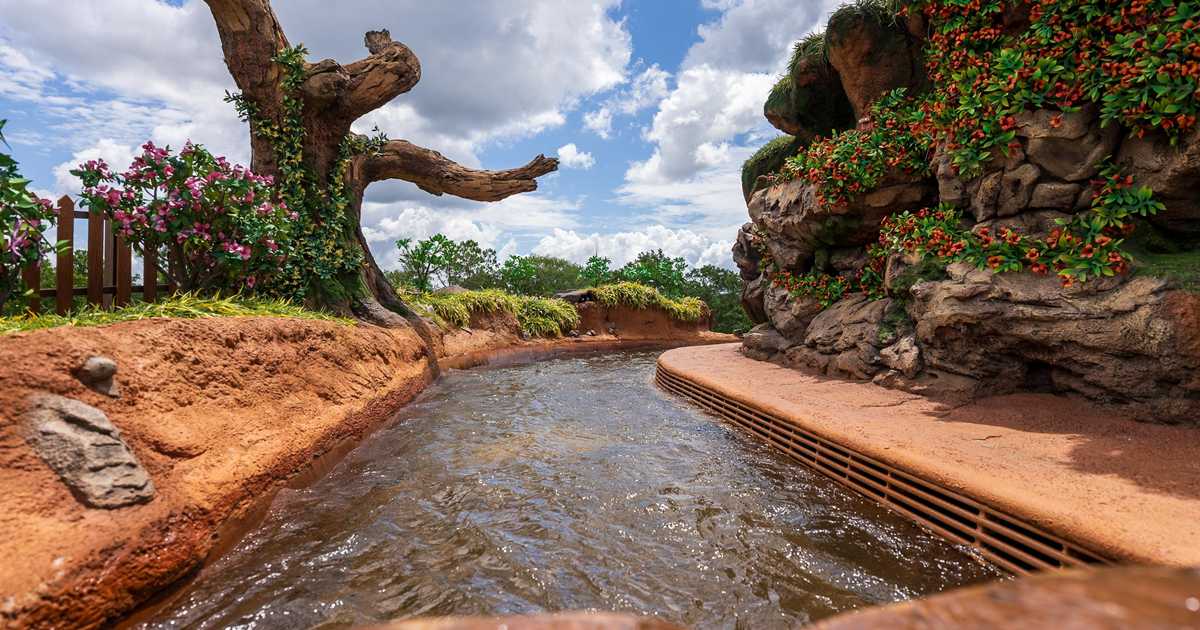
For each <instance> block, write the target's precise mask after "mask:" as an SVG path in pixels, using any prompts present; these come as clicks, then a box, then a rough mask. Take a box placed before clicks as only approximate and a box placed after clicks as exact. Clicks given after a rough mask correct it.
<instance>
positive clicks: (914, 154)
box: [778, 89, 934, 205]
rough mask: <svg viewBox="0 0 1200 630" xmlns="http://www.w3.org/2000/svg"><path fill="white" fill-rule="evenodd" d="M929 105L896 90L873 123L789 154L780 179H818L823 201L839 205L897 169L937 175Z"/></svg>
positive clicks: (881, 102) (878, 105) (877, 111)
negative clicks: (933, 167)
mask: <svg viewBox="0 0 1200 630" xmlns="http://www.w3.org/2000/svg"><path fill="white" fill-rule="evenodd" d="M925 110H926V107H925V103H924V101H915V100H913V99H911V98H908V96H907V93H906V91H905V90H904V89H898V90H895V91H893V92H891V93H889V94H887V95H886V96H884V97H883V98H882V99H880V100H879V102H877V103H876V104H875V105H873V106H872V108H871V113H870V114H869V117H870V124H868V125H866V126H865V127H863V128H859V129H849V130H846V131H842V132H839V133H837V134H835V135H834V136H832V137H830V138H828V139H824V140H819V141H817V142H813V143H812V144H810V145H808V147H806V148H805V149H804V150H803V151H801V152H800V153H799V154H798V155H796V156H794V157H791V158H788V160H787V161H786V163H785V165H784V167H783V169H782V171H781V172H780V174H779V178H778V179H783V180H788V179H794V178H801V179H804V180H805V181H807V182H810V183H812V184H816V185H817V195H818V202H819V203H822V204H829V205H839V204H844V203H847V202H848V201H849V200H850V199H851V198H853V197H855V196H857V195H860V194H863V193H866V192H870V191H871V190H874V189H875V188H876V187H878V186H879V185H880V183H881V182H883V181H884V179H885V178H886V177H887V176H888V175H889V174H891V173H894V172H901V173H905V174H910V175H912V174H917V175H922V176H928V175H931V170H930V166H929V154H930V152H931V150H932V148H933V140H934V139H933V136H932V134H931V133H930V129H929V126H928V123H927V122H926V120H925V113H926V111H925Z"/></svg>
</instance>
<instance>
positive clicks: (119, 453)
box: [25, 394, 154, 509]
mask: <svg viewBox="0 0 1200 630" xmlns="http://www.w3.org/2000/svg"><path fill="white" fill-rule="evenodd" d="M29 408H30V410H29V412H28V413H27V414H26V418H25V423H26V427H25V431H26V439H27V440H28V441H29V443H30V445H31V446H33V448H34V450H35V451H37V454H38V455H39V456H40V457H41V458H42V460H43V461H45V462H46V464H47V465H49V466H50V468H52V469H53V470H54V472H55V473H57V474H58V476H59V478H61V479H62V481H63V483H65V484H67V486H68V487H69V488H70V489H71V491H72V493H73V494H74V495H75V497H76V498H78V499H79V500H80V501H82V502H83V503H84V504H86V505H88V506H90V507H97V508H109V509H112V508H120V507H125V506H127V505H133V504H135V503H141V502H144V501H149V500H150V499H152V498H153V497H154V483H153V482H152V481H151V480H150V476H149V475H148V474H147V473H146V469H145V468H143V467H142V465H141V463H139V462H138V460H137V458H136V457H134V455H133V452H132V451H131V450H129V445H128V444H126V443H125V441H124V440H123V439H121V432H120V431H118V430H117V427H115V426H113V424H112V422H110V421H109V419H108V416H106V415H104V412H103V411H100V410H99V409H97V408H95V407H92V406H90V405H86V404H84V403H82V402H79V401H78V400H74V399H71V398H65V397H63V396H56V395H54V394H37V395H35V396H33V397H31V398H30V400H29Z"/></svg>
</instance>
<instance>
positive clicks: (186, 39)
mask: <svg viewBox="0 0 1200 630" xmlns="http://www.w3.org/2000/svg"><path fill="white" fill-rule="evenodd" d="M618 3H619V0H597V1H596V2H590V3H582V2H570V3H563V2H560V1H559V0H529V1H527V2H523V3H521V4H520V5H517V4H516V3H512V2H507V1H505V0H494V1H492V2H479V3H473V4H472V7H471V10H469V11H464V10H463V9H462V6H461V5H459V4H457V3H429V2H425V1H423V0H422V1H418V0H353V1H350V0H347V1H345V2H340V3H337V6H336V7H333V6H332V5H331V4H330V3H328V2H326V1H324V0H288V1H287V2H275V3H274V7H275V10H276V11H277V13H278V15H279V18H280V21H281V23H282V25H283V27H284V30H285V32H287V34H288V38H289V40H290V41H291V42H293V43H301V42H303V43H304V44H305V45H307V46H308V48H309V50H310V51H311V54H310V60H314V61H315V60H317V59H321V58H325V57H331V58H334V59H337V60H339V61H342V62H350V61H354V60H356V59H359V58H362V57H364V56H365V55H366V54H367V51H366V50H365V49H364V47H363V45H362V37H363V33H364V32H366V31H367V30H374V29H378V28H390V30H391V32H392V35H393V37H394V38H395V39H396V40H397V41H401V42H404V43H405V44H407V45H408V46H410V47H411V48H412V49H413V50H414V51H415V52H416V54H417V55H418V56H419V57H420V59H421V63H422V68H423V75H422V80H421V82H420V83H419V84H418V85H417V86H416V87H415V88H414V89H413V90H412V91H411V92H409V93H408V94H404V95H401V96H400V97H398V98H397V99H396V100H395V101H393V102H392V103H390V104H388V105H387V106H385V107H383V108H381V109H380V110H377V111H376V112H373V113H372V114H371V115H369V116H367V117H364V118H363V119H362V120H360V121H358V123H357V124H356V126H355V129H356V130H358V131H369V130H370V129H371V127H372V126H375V125H378V126H379V127H380V129H382V130H383V131H384V132H386V133H387V134H388V135H389V136H391V137H393V138H406V139H409V140H411V141H413V142H415V143H418V144H421V145H422V146H427V147H429V148H432V149H435V150H437V151H439V152H441V153H443V154H444V155H446V156H448V157H450V158H451V159H454V160H456V161H459V162H461V163H463V164H464V165H467V166H470V167H476V168H510V167H514V166H518V164H483V163H482V160H480V158H479V155H480V153H481V150H482V149H483V148H484V147H485V146H487V145H489V144H494V143H502V142H509V141H512V140H515V139H519V138H524V137H529V136H531V135H533V134H537V133H539V132H541V131H544V130H546V129H550V128H554V127H559V126H561V125H563V124H564V123H565V121H566V114H567V113H568V112H569V111H571V110H572V109H574V108H576V107H578V104H579V102H580V101H581V100H582V99H584V98H587V97H589V96H591V95H594V94H598V93H602V92H605V91H607V90H610V89H612V88H614V87H616V86H618V85H620V84H622V83H623V82H624V81H625V80H626V74H627V68H628V66H629V61H630V56H631V51H632V42H631V40H630V35H629V33H628V31H627V30H626V28H625V25H624V24H623V23H622V22H620V21H618V20H616V19H615V18H614V17H613V16H612V15H610V10H611V9H612V8H614V7H615V6H616V5H617V4H618ZM0 15H4V16H5V19H4V21H3V23H2V24H0V91H2V93H3V95H4V98H6V99H10V100H15V101H20V102H28V103H31V109H33V108H34V107H35V106H36V110H37V112H38V114H39V116H40V117H42V118H48V119H50V120H51V122H50V123H49V124H51V125H55V128H54V129H53V133H51V134H44V135H50V136H52V137H53V138H52V140H53V141H55V142H58V143H61V145H62V146H60V147H58V149H57V150H58V151H59V152H65V153H64V154H70V155H72V157H71V159H70V160H67V161H65V162H63V163H62V164H60V165H59V166H58V167H56V168H55V169H54V173H55V179H56V182H55V185H57V186H59V187H61V188H62V190H61V191H60V192H77V190H78V183H77V182H76V181H74V179H73V178H71V177H70V176H69V174H67V171H69V170H70V169H71V168H74V167H75V165H76V164H77V163H78V162H79V161H80V160H81V159H88V158H90V157H96V156H104V157H106V158H108V159H110V160H111V161H112V163H113V165H114V166H116V167H118V168H124V167H125V166H127V165H128V163H129V158H130V157H132V153H133V151H134V150H135V148H136V147H137V146H138V145H140V144H141V143H142V142H143V141H145V140H146V139H148V138H149V139H153V140H154V141H155V142H156V143H160V144H170V145H172V146H174V147H178V146H180V145H182V144H183V142H184V141H186V140H188V139H192V140H194V141H196V142H201V143H204V144H206V145H208V147H209V148H210V149H212V150H213V151H214V152H216V153H221V154H225V155H227V156H229V157H230V159H232V160H235V161H237V162H241V163H248V162H249V158H250V155H249V142H248V134H247V130H246V127H245V125H244V124H243V123H241V122H240V121H238V120H237V117H236V114H235V112H234V110H233V108H232V106H230V105H229V104H227V103H225V102H223V97H224V93H225V90H227V89H228V90H230V91H234V90H236V87H235V85H234V83H233V81H232V79H231V78H230V76H229V74H228V71H227V69H226V68H225V64H224V60H223V56H222V53H221V47H220V41H219V38H218V35H217V31H216V27H215V26H214V24H213V21H212V16H211V14H210V12H209V10H208V8H207V6H206V5H205V4H204V3H203V2H200V0H187V1H185V2H184V3H183V6H181V7H177V6H172V5H170V4H167V3H164V2H151V1H148V0H77V1H74V2H69V3H63V2H57V1H55V0H0ZM64 33H68V34H69V36H63V34H64ZM35 61H36V62H35ZM16 127H17V126H16V125H13V126H12V127H10V129H13V130H14V131H18V135H17V136H15V138H18V139H24V140H26V141H30V142H33V141H35V140H36V139H37V134H34V133H32V132H24V133H21V132H20V131H19V130H18V129H16ZM552 148H553V147H552V146H551V147H547V149H552ZM547 152H549V151H547ZM529 157H532V156H529ZM590 158H591V156H590V155H588V154H586V153H579V154H578V155H577V156H576V159H577V160H583V161H587V159H590ZM581 163H582V162H581ZM548 181H552V178H542V182H543V184H545V183H547V182H548ZM367 199H368V203H367V204H365V207H364V226H365V227H366V228H367V230H369V231H370V233H372V234H376V235H385V234H391V233H392V232H395V231H396V230H397V229H399V227H398V226H399V225H401V224H400V223H398V222H400V221H401V220H402V219H403V220H411V221H417V224H416V227H414V228H413V230H414V231H419V230H418V228H420V226H421V225H426V224H427V225H428V226H430V229H433V228H434V227H436V228H438V229H439V230H443V231H454V230H460V231H461V233H462V234H467V233H471V234H476V235H477V236H480V235H490V234H494V233H495V231H496V230H515V231H516V232H517V233H518V234H524V235H526V236H530V235H540V234H544V233H545V232H546V231H547V230H549V229H550V228H552V227H571V226H574V225H575V224H576V222H575V219H574V216H573V214H574V212H575V211H577V210H578V204H577V203H575V202H571V201H564V200H560V199H555V198H552V197H543V196H538V195H520V196H518V197H515V198H512V199H510V200H506V201H505V202H502V203H499V204H490V205H483V204H475V203H472V202H466V201H463V200H457V199H452V198H435V197H431V196H429V195H428V194H426V193H423V192H421V191H419V190H418V189H416V187H414V186H412V185H411V184H408V183H405V182H381V183H378V184H375V185H373V186H371V188H370V189H369V191H368V196H367ZM414 208H419V209H423V210H424V211H427V212H429V213H431V215H432V216H435V217H437V219H438V221H440V222H441V223H428V222H426V223H421V222H420V221H418V219H420V220H421V221H424V218H427V215H424V214H418V213H415V210H414ZM386 219H391V222H390V223H386V224H385V223H384V221H385V220H386ZM464 220H467V221H473V222H474V224H475V225H476V228H477V229H478V232H470V231H469V230H467V228H466V227H465V226H466V223H464V222H463V221H464ZM381 238H382V237H381ZM496 238H499V237H496ZM392 240H394V239H392ZM477 240H478V239H477ZM493 240H495V239H493ZM495 244H499V243H495ZM506 246H509V244H508V243H505V244H503V245H501V247H506Z"/></svg>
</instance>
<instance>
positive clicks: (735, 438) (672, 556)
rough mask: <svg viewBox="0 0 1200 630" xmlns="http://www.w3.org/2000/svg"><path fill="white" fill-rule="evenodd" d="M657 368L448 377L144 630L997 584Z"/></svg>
mask: <svg viewBox="0 0 1200 630" xmlns="http://www.w3.org/2000/svg"><path fill="white" fill-rule="evenodd" d="M656 356H657V353H652V352H639V353H625V354H606V355H588V356H581V357H573V358H566V359H557V360H552V361H546V362H542V363H533V364H528V365H520V366H514V367H503V368H492V369H478V370H472V371H466V372H455V373H452V374H450V375H448V376H446V377H445V378H443V379H442V380H441V381H440V382H439V383H438V384H437V385H435V386H434V387H432V388H430V389H429V390H428V391H427V392H425V394H423V395H422V397H421V398H420V399H419V400H418V401H417V402H415V403H414V404H412V405H410V406H408V407H406V408H405V409H403V410H402V411H401V412H400V414H399V417H398V418H397V421H396V422H395V423H394V424H392V425H390V426H389V427H388V428H385V429H382V430H380V431H378V432H376V433H375V434H374V435H372V436H371V437H370V438H369V439H368V440H367V441H365V442H364V443H363V444H362V445H360V446H359V447H358V448H356V449H355V450H354V451H353V452H352V453H351V454H350V455H349V456H347V457H346V459H345V460H343V461H342V462H341V463H339V464H338V465H337V466H336V467H335V468H334V469H333V471H332V472H330V473H329V474H328V475H327V476H325V477H323V478H322V479H320V480H319V481H318V482H316V483H315V484H313V485H311V486H309V487H307V488H304V489H302V490H285V491H284V492H282V493H281V494H280V495H279V497H278V498H277V499H276V500H275V502H274V504H273V505H272V507H271V509H270V512H269V514H268V515H267V517H266V519H265V521H264V522H263V523H262V524H261V525H260V526H259V527H258V528H256V529H255V530H254V531H253V532H251V533H250V534H249V535H247V536H246V537H245V538H244V539H243V540H242V541H241V542H240V543H239V544H238V545H237V546H236V547H235V548H234V549H232V550H231V551H230V552H228V553H227V554H225V555H224V556H222V557H221V558H220V559H218V560H217V561H216V562H214V563H213V564H212V565H210V566H209V567H207V568H206V569H205V570H204V571H203V572H202V574H201V575H200V576H199V577H198V578H197V579H195V580H194V581H193V582H192V583H191V584H190V585H188V586H187V587H186V588H185V589H184V590H182V591H181V592H179V593H177V594H176V595H175V596H174V597H173V598H172V599H171V601H170V603H169V604H168V605H167V606H166V607H164V608H163V609H161V610H160V611H159V612H158V613H157V615H156V617H155V618H154V619H152V620H150V621H148V622H146V623H145V627H149V628H224V627H246V628H303V627H314V626H320V627H347V626H353V625H358V624H364V623H371V622H377V621H381V620H388V619H399V618H406V617H411V616H419V615H447V614H488V615H498V614H520V613H532V612H541V611H559V610H583V609H592V610H615V611H629V612H638V613H646V614H656V615H659V616H661V617H663V618H665V619H668V620H671V621H675V622H677V623H681V624H685V625H689V626H691V627H694V628H756V629H757V628H784V627H794V626H796V625H799V624H802V623H804V622H806V621H809V620H815V619H819V618H823V617H827V616H829V615H832V614H835V613H838V612H842V611H846V610H850V609H854V608H858V607H862V606H868V605H872V604H879V603H886V602H892V601H898V600H904V599H909V598H913V597H918V596H921V595H926V594H931V593H935V592H939V591H942V590H945V589H949V588H953V587H957V586H962V585H966V584H971V583H977V582H981V581H985V580H989V579H995V578H996V577H997V576H998V573H997V572H996V571H995V570H994V569H992V568H989V567H988V566H986V565H984V564H983V563H982V562H981V561H980V560H978V559H977V558H976V557H975V556H974V555H972V554H970V553H969V552H968V551H966V550H963V549H961V548H958V547H955V546H953V545H951V544H949V543H947V542H944V541H943V540H941V539H940V538H938V537H936V536H934V535H933V534H931V533H928V532H926V531H924V530H922V529H921V528H919V527H918V526H916V525H914V524H911V523H910V522H908V521H906V520H904V519H902V518H901V517H899V516H896V515H894V514H892V513H890V512H888V511H887V510H886V509H884V508H881V507H878V506H876V505H875V504H874V503H872V502H870V501H868V500H866V499H864V498H861V497H859V496H857V495H855V494H853V493H851V492H849V491H848V490H845V489H843V488H842V487H841V486H838V485H836V484H835V483H834V482H832V481H829V480H827V479H825V478H824V477H821V476H820V475H818V474H816V473H814V472H811V471H809V470H807V469H805V468H804V467H802V466H800V465H798V464H795V463H793V462H792V461H791V460H789V459H787V458H786V457H784V456H783V455H780V454H778V453H776V452H774V451H772V450H770V449H769V448H768V447H767V446H765V445H764V444H763V443H761V442H759V441H758V440H756V439H755V438H753V437H750V436H748V435H746V434H744V433H742V432H740V431H738V430H736V429H733V428H731V427H729V426H727V425H725V424H723V423H722V422H721V421H719V420H716V419H714V418H712V417H709V416H706V415H704V414H703V413H701V412H700V411H698V410H696V409H694V408H692V407H690V406H688V405H687V404H686V403H684V402H682V401H678V400H675V399H672V398H671V397H670V396H669V395H667V394H664V393H662V392H660V391H659V390H658V389H656V388H655V387H654V385H653V383H652V382H651V377H652V374H653V370H654V360H655V357H656Z"/></svg>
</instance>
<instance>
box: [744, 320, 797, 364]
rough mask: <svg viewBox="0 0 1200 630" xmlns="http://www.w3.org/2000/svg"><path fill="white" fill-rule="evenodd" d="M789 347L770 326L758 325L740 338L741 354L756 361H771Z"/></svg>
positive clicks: (789, 344) (787, 342)
mask: <svg viewBox="0 0 1200 630" xmlns="http://www.w3.org/2000/svg"><path fill="white" fill-rule="evenodd" d="M791 346H792V342H790V341H788V340H787V339H785V338H784V336H783V335H781V334H779V331H778V330H775V329H774V328H771V325H770V324H759V325H757V326H755V327H754V328H751V329H750V332H748V333H746V334H745V335H743V336H742V354H744V355H746V356H748V357H750V358H751V359H754V360H756V361H771V360H773V359H775V358H776V357H778V356H779V355H780V354H781V353H782V352H784V351H786V350H787V349H788V348H789V347H791Z"/></svg>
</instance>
